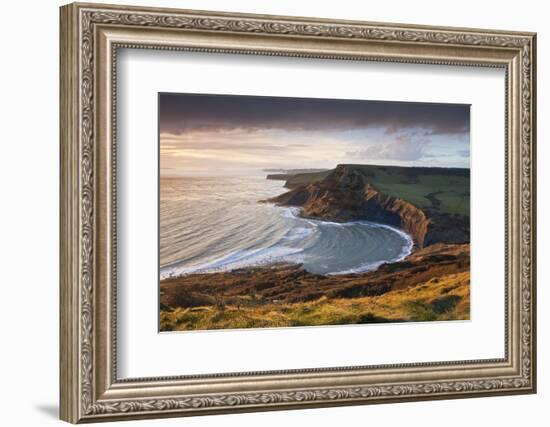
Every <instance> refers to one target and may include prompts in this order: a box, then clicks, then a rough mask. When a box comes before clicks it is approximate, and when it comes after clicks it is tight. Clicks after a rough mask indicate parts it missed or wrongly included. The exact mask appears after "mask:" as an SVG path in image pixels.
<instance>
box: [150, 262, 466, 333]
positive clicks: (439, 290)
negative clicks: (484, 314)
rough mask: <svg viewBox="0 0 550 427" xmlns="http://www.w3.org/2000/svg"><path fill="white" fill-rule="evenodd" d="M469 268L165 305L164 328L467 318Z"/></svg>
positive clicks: (280, 325)
mask: <svg viewBox="0 0 550 427" xmlns="http://www.w3.org/2000/svg"><path fill="white" fill-rule="evenodd" d="M469 318H470V273H469V272H468V271H466V272H460V273H456V274H449V275H446V276H442V277H439V278H434V279H431V280H429V281H427V282H424V283H421V284H419V285H416V286H412V287H409V288H407V289H401V290H394V291H390V292H387V293H385V294H383V295H379V296H370V297H358V298H337V299H336V298H335V299H331V298H327V297H326V296H323V297H321V298H319V299H317V300H315V301H309V302H300V303H293V304H276V303H271V304H266V305H258V306H243V307H239V306H232V305H209V306H201V307H192V308H176V309H173V310H171V309H164V310H161V315H160V326H161V330H162V331H183V330H204V329H237V328H267V327H286V326H319V325H342V324H361V323H384V322H422V321H434V320H467V319H469Z"/></svg>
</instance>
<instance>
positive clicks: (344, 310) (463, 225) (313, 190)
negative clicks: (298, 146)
mask: <svg viewBox="0 0 550 427" xmlns="http://www.w3.org/2000/svg"><path fill="white" fill-rule="evenodd" d="M386 169H388V168H384V167H371V168H370V169H369V168H365V167H357V166H353V165H339V166H337V167H336V168H335V169H334V170H333V171H329V172H322V173H321V174H319V173H315V174H310V176H313V177H314V180H313V181H312V182H308V176H307V175H308V174H299V178H298V179H297V180H294V181H293V182H289V181H292V180H293V179H294V178H293V177H292V176H289V177H288V180H287V183H286V184H285V186H286V187H287V188H290V190H289V191H287V192H285V193H283V194H281V195H279V196H276V197H274V198H271V199H268V200H264V201H263V202H268V203H274V204H277V205H280V206H293V207H299V208H300V209H301V212H302V215H303V216H304V217H309V218H314V219H320V220H330V221H338V222H345V221H353V220H368V221H372V222H378V223H382V224H385V225H389V226H393V227H397V228H400V229H402V230H404V231H405V232H407V233H408V234H409V235H410V236H411V237H412V239H413V242H414V245H415V246H414V249H413V251H412V252H411V254H409V255H408V256H407V257H406V258H405V259H403V260H401V261H398V262H394V263H389V264H383V265H381V266H380V267H379V268H377V269H376V270H374V271H369V272H364V273H354V274H343V275H320V274H313V273H310V272H308V271H307V270H305V269H304V268H303V266H302V265H299V264H272V265H263V266H255V267H249V268H243V269H236V270H232V271H227V272H217V273H202V274H199V273H197V274H190V275H186V276H181V277H173V278H168V279H165V280H162V281H161V283H160V311H161V330H187V329H218V328H223V329H225V328H249V327H279V326H311V325H317V324H319V325H327V324H353V323H373V322H374V323H380V322H387V321H392V322H396V321H423V320H464V319H468V318H469V304H470V291H469V289H470V287H469V286H470V244H469V240H470V230H469V215H468V216H465V215H459V214H455V213H453V212H452V211H450V210H449V209H447V210H445V209H443V208H442V206H441V204H442V202H441V199H439V198H438V197H437V196H438V195H439V194H440V193H441V192H437V191H432V192H430V193H428V194H426V195H425V199H426V200H427V201H429V202H430V203H431V205H430V206H427V207H424V208H423V209H421V208H419V207H417V206H416V205H414V204H413V203H411V202H409V201H407V200H405V199H404V198H401V197H396V196H395V195H391V194H386V193H384V192H382V191H380V190H379V189H378V188H377V187H378V184H379V183H380V181H379V180H378V181H377V177H376V174H377V173H379V171H380V170H382V171H383V172H384V173H387V172H386ZM389 169H392V168H389ZM393 169H400V168H393ZM401 169H404V170H405V169H414V168H401ZM420 169H421V170H420ZM432 169H433V168H419V170H418V171H413V172H414V173H413V172H411V171H410V170H406V174H408V175H407V176H406V177H405V178H406V179H407V180H414V179H418V176H417V175H420V174H427V175H429V174H430V173H433V171H432ZM436 172H437V173H439V174H441V173H443V172H441V171H436ZM397 173H403V172H402V171H398V172H397ZM444 173H446V174H448V175H449V176H450V177H451V178H452V177H454V176H455V175H456V176H458V177H461V176H462V175H463V174H464V172H463V171H461V170H456V171H455V170H450V171H444ZM468 173H469V172H468ZM415 174H416V175H415ZM277 178H279V177H277ZM277 178H276V179H277ZM285 178H286V177H285ZM271 179H274V178H271ZM457 179H458V178H457ZM468 180H469V176H468ZM407 182H408V181H407Z"/></svg>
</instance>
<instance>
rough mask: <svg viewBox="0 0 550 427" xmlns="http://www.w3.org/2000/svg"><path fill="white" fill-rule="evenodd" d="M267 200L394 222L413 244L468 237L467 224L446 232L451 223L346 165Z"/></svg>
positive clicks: (342, 217) (321, 214)
mask: <svg viewBox="0 0 550 427" xmlns="http://www.w3.org/2000/svg"><path fill="white" fill-rule="evenodd" d="M268 201H269V202H273V203H276V204H278V205H282V206H297V207H301V208H302V209H303V211H302V214H303V215H304V216H309V217H313V218H319V219H326V220H331V221H352V220H359V219H363V220H368V221H373V222H378V223H382V224H387V225H391V226H395V227H398V228H400V229H402V230H404V231H406V232H407V233H408V234H409V235H410V236H411V237H412V238H413V240H414V243H415V245H416V246H417V247H424V246H427V245H430V244H433V243H465V242H468V241H469V227H468V229H467V230H462V228H459V230H458V231H456V230H454V231H452V232H449V230H448V228H449V226H450V227H451V228H452V224H448V223H447V222H446V221H444V220H442V219H441V218H435V217H430V216H429V215H428V214H427V213H426V212H424V211H423V210H421V209H419V208H417V207H416V206H414V205H413V204H411V203H409V202H407V201H405V200H402V199H400V198H395V197H391V196H389V195H386V194H382V193H381V192H379V191H378V190H377V189H376V188H375V186H374V185H373V184H372V183H371V182H370V181H369V177H368V176H366V175H365V174H363V173H362V172H361V171H360V170H357V169H355V168H353V166H348V165H339V166H337V167H336V169H335V170H334V172H333V173H331V174H330V175H328V176H327V177H326V178H325V179H323V180H322V181H319V182H316V183H312V184H309V185H303V186H300V187H297V188H294V189H292V190H291V191H288V192H286V193H284V194H281V195H279V196H277V197H274V198H272V199H270V200H268Z"/></svg>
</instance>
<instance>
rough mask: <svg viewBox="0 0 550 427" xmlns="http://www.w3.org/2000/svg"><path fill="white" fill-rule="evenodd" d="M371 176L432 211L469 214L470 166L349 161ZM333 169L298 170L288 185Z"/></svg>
mask: <svg viewBox="0 0 550 427" xmlns="http://www.w3.org/2000/svg"><path fill="white" fill-rule="evenodd" d="M347 166H350V167H352V168H353V169H358V170H360V171H361V172H362V174H363V175H365V176H367V177H368V178H369V181H370V182H371V183H372V185H373V186H374V187H375V188H376V189H377V190H378V191H380V192H381V193H384V194H387V195H389V196H392V197H397V198H400V199H403V200H406V201H408V202H410V203H412V204H413V205H415V206H416V207H418V208H420V209H423V210H426V211H427V212H429V213H432V214H452V215H460V216H470V170H469V169H458V168H428V167H399V166H375V165H347ZM331 172H333V171H327V172H318V173H302V174H297V175H295V176H293V177H292V178H290V179H289V180H288V181H287V184H286V186H287V187H289V188H295V187H297V186H300V185H304V184H308V183H312V182H316V181H320V180H322V179H324V178H325V177H327V176H328V175H329V174H330V173H331Z"/></svg>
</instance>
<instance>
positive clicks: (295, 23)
mask: <svg viewBox="0 0 550 427" xmlns="http://www.w3.org/2000/svg"><path fill="white" fill-rule="evenodd" d="M535 41H536V37H535V34H533V33H523V32H522V33H519V32H509V31H492V30H477V29H458V28H436V27H424V26H411V25H401V24H381V23H368V22H352V21H328V20H321V19H309V18H294V17H280V16H262V15H241V14H228V13H215V12H198V11H189V10H174V9H157V8H139V7H127V6H112V5H98V4H71V5H67V6H63V7H62V8H61V39H60V42H61V49H60V50H61V84H60V92H61V94H60V105H61V107H60V108H61V113H60V115H61V118H60V135H61V177H60V179H61V206H60V209H61V219H60V229H61V237H60V246H61V247H60V256H61V265H60V272H61V274H60V276H61V279H60V307H61V308H60V317H61V319H60V325H61V330H60V337H61V340H60V341H61V344H60V346H61V347H60V350H61V351H60V372H61V374H60V383H61V418H62V419H63V420H66V421H69V422H72V423H78V422H90V421H108V420H118V419H129V418H154V417H168V416H183V415H200V414H214V413H227V412H243V411H259V410H276V409H279V410H280V409H287V408H306V407H320V406H335V405H352V404H368V403H383V402H402V401H410V400H428V399H443V398H461V397H475V396H487V395H496V394H520V393H534V392H535V390H536V339H535V326H536V319H535V290H536V289H535V277H536V275H535V267H536V264H535V262H536V258H535V255H536V254H535V247H536V242H535V237H536V223H535V219H536V218H535V213H536V205H535V198H536V192H535V190H536V188H535V176H536V174H535V81H536V78H535V49H536V45H535ZM120 47H124V48H151V49H169V50H192V51H202V52H223V53H228V54H231V53H241V54H251V55H282V56H298V57H314V58H330V59H335V58H337V59H346V60H370V61H393V62H406V63H429V64H445V65H471V66H483V67H502V68H504V69H505V71H506V76H507V78H506V90H505V93H504V94H503V95H504V96H505V97H506V106H507V117H506V176H505V177H504V179H505V182H506V188H507V191H506V198H507V203H506V212H505V215H506V230H505V234H506V242H507V244H506V260H507V262H506V272H505V276H506V284H505V286H506V308H505V311H506V325H505V328H506V334H505V335H506V340H505V341H506V342H505V343H504V346H505V357H504V358H503V359H496V360H470V361H456V362H440V363H438V362H434V363H423V364H404V365H384V366H363V367H337V368H331V369H309V370H293V371H270V372H250V373H242V374H219V375H208V376H206V375H204V376H192V377H175V378H142V379H132V380H119V379H117V374H116V357H115V356H116V335H115V333H114V332H115V331H116V286H115V284H116V256H115V255H116V229H115V225H116V209H115V200H116V187H115V185H114V176H115V173H116V158H115V151H114V150H113V148H114V144H115V135H116V133H115V130H116V116H115V112H116V110H115V108H114V107H115V102H116V92H115V88H116V73H115V64H116V55H117V48H120Z"/></svg>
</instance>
